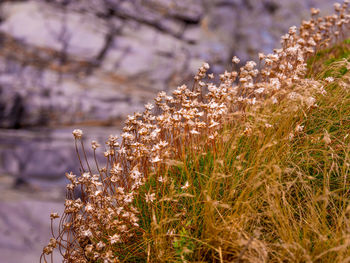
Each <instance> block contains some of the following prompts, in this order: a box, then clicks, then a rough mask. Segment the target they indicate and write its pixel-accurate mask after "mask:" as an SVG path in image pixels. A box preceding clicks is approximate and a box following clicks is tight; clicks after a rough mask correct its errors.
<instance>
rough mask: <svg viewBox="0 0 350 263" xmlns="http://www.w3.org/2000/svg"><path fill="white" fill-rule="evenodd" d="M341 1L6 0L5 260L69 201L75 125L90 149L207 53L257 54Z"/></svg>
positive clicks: (224, 56)
mask: <svg viewBox="0 0 350 263" xmlns="http://www.w3.org/2000/svg"><path fill="white" fill-rule="evenodd" d="M333 4H334V1H331V0H293V1H290V0H46V1H40V0H30V1H23V0H22V1H21V0H7V1H6V0H1V1H0V263H19V262H21V263H30V262H38V260H39V256H40V253H41V251H42V247H43V246H44V245H46V243H47V242H48V240H49V237H50V233H49V231H50V228H49V223H50V220H49V215H50V212H51V211H57V212H62V211H63V201H64V189H65V183H66V182H65V176H64V174H65V172H67V171H73V172H75V173H78V167H79V165H78V160H77V157H76V154H75V149H74V144H73V138H72V135H71V132H72V130H73V129H74V128H81V129H83V131H84V136H85V135H86V136H85V139H84V141H85V145H86V148H89V147H88V146H89V142H90V141H91V140H92V139H96V140H97V141H98V142H100V143H101V144H102V143H103V142H104V141H105V140H106V139H107V137H108V135H109V134H119V131H120V130H121V128H122V123H123V119H124V117H125V116H126V115H127V114H132V113H134V112H135V111H142V110H143V105H144V104H145V103H146V102H148V101H150V100H152V98H153V97H155V95H156V93H157V92H159V91H162V90H165V91H168V92H169V91H171V90H172V89H174V88H175V87H176V86H177V85H180V84H183V83H188V84H190V83H191V82H192V77H193V75H194V74H195V72H196V71H197V69H198V67H200V66H201V64H202V63H203V62H204V61H205V62H208V63H210V65H211V71H212V72H214V73H221V72H223V71H224V70H225V68H227V69H229V68H230V66H229V65H230V61H231V58H232V56H234V55H236V56H238V57H240V58H241V59H242V61H246V60H248V59H253V60H256V59H257V54H258V52H264V53H269V52H272V50H273V48H278V47H279V38H280V36H281V35H282V34H284V33H286V32H287V30H288V28H289V27H290V26H292V25H298V24H299V23H300V21H301V20H302V19H306V18H308V17H309V9H310V8H311V7H318V8H321V9H322V10H323V13H324V14H328V13H330V12H331V11H332V5H333ZM102 148H103V147H102ZM102 150H103V149H102ZM99 154H100V155H102V151H100V152H99ZM89 156H90V155H89ZM89 158H90V157H89ZM56 261H57V262H59V261H60V260H59V258H58V259H57V260H56Z"/></svg>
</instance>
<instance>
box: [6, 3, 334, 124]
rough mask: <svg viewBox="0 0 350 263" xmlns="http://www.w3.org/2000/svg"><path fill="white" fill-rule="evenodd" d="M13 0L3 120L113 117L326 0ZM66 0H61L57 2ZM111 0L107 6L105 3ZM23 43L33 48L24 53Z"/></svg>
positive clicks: (249, 48) (259, 42) (259, 46)
mask: <svg viewBox="0 0 350 263" xmlns="http://www.w3.org/2000/svg"><path fill="white" fill-rule="evenodd" d="M47 2H48V3H45V2H42V1H37V0H31V1H18V2H17V1H16V2H12V1H6V2H5V3H4V4H1V5H0V8H1V18H2V23H1V24H0V32H2V34H3V35H2V36H1V37H2V38H3V39H5V40H7V39H8V38H9V36H11V38H13V41H11V42H9V41H5V40H3V41H1V44H2V45H3V47H5V48H4V49H3V50H5V51H6V50H7V51H8V52H7V53H6V52H4V51H3V52H2V54H1V56H0V57H1V61H0V72H1V74H0V76H1V77H0V93H1V98H0V127H4V128H8V127H12V128H16V127H23V126H38V125H39V126H40V125H49V124H55V125H62V124H67V123H70V124H71V123H76V122H81V121H96V120H98V121H103V122H108V121H111V120H114V119H116V118H121V117H123V116H125V114H127V113H132V112H133V111H135V110H141V109H142V108H141V105H142V104H143V103H145V102H146V101H148V100H150V99H152V98H153V97H154V96H155V93H156V92H157V91H159V90H171V89H172V88H174V87H175V86H176V85H179V84H182V83H188V82H189V81H190V80H191V78H192V76H193V74H194V73H195V71H196V70H197V68H198V67H199V66H200V65H201V64H202V63H203V61H207V62H209V63H210V64H211V65H212V70H213V71H214V72H221V71H223V70H224V69H225V68H228V64H229V62H230V58H231V57H232V56H233V55H237V56H239V57H241V58H242V59H243V60H247V59H251V58H253V59H255V58H256V57H257V53H258V52H266V53H267V52H271V51H272V49H273V48H276V47H278V45H279V44H278V43H279V37H280V36H281V35H282V34H283V33H285V32H286V31H287V29H288V27H290V26H291V25H294V24H298V23H299V22H300V21H301V19H303V18H307V17H308V12H309V11H308V10H309V8H310V7H312V6H315V7H322V9H323V10H328V11H329V10H330V8H331V5H332V3H331V2H332V1H329V0H318V1H315V0H295V1H287V0H285V1H277V0H263V1H261V0H180V1H170V0H149V1H143V0H133V1H117V0H116V1H93V0H86V1H65V2H67V3H68V4H67V5H66V6H64V7H62V6H60V5H59V4H58V3H55V1H47ZM57 2H60V1H57ZM107 2H108V3H109V2H110V4H109V6H108V5H107V4H106V3H107ZM25 50H30V51H28V52H25Z"/></svg>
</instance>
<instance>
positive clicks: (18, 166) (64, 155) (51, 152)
mask: <svg viewBox="0 0 350 263" xmlns="http://www.w3.org/2000/svg"><path fill="white" fill-rule="evenodd" d="M72 130H73V128H61V129H37V130H6V129H2V130H1V129H0V175H1V174H9V175H13V176H14V177H15V178H21V179H22V180H27V181H30V180H32V179H36V180H38V179H42V180H51V181H55V180H56V182H58V181H60V182H64V181H65V176H64V175H65V173H66V172H69V171H72V172H74V173H76V174H79V172H80V171H79V167H80V164H79V161H78V156H77V153H76V149H75V146H74V140H73V136H72V133H71V131H72ZM83 131H84V140H83V142H84V147H85V152H86V154H87V157H88V162H89V164H90V166H91V167H92V169H93V170H94V171H95V172H96V166H95V160H94V158H93V151H92V149H91V147H90V145H91V144H90V142H91V141H92V140H96V141H98V142H99V143H100V144H101V145H102V147H100V148H98V149H97V155H98V161H99V162H100V165H101V166H102V165H103V164H104V163H105V159H104V157H103V154H102V153H103V151H104V149H105V147H104V142H105V141H106V140H107V138H108V136H109V135H110V134H114V135H116V134H119V128H117V127H115V128H112V127H102V128H101V127H85V128H83ZM78 149H79V152H80V155H81V158H82V159H83V165H84V167H85V169H87V165H86V162H85V160H84V157H83V156H84V154H83V151H82V146H81V145H80V143H78ZM63 184H64V183H63Z"/></svg>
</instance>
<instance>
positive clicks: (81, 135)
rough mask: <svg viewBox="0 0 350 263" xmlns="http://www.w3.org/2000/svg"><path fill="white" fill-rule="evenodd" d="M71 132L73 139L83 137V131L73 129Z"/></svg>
mask: <svg viewBox="0 0 350 263" xmlns="http://www.w3.org/2000/svg"><path fill="white" fill-rule="evenodd" d="M72 133H73V136H74V138H75V139H81V138H82V137H83V131H82V130H80V129H75V130H74V131H73V132H72Z"/></svg>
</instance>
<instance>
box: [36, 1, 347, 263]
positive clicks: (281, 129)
mask: <svg viewBox="0 0 350 263" xmlns="http://www.w3.org/2000/svg"><path fill="white" fill-rule="evenodd" d="M335 11H336V14H334V15H332V16H326V17H319V10H317V9H312V11H311V13H312V19H311V20H310V21H304V22H303V23H302V25H301V26H300V28H299V30H298V29H297V28H296V27H292V28H290V30H289V32H288V34H287V35H285V36H283V37H282V41H281V43H282V48H281V49H276V50H274V53H273V54H268V55H265V54H259V59H260V62H259V67H260V69H258V68H257V64H256V63H255V62H252V61H249V62H247V63H246V64H245V65H244V66H242V67H241V68H238V64H239V63H240V61H239V59H238V58H236V57H234V58H233V59H232V62H233V70H232V71H229V72H228V71H226V72H224V73H223V74H221V75H219V76H214V74H209V72H208V71H209V69H210V67H209V65H208V64H207V63H205V64H204V65H203V66H202V67H201V68H200V69H199V71H198V73H197V75H196V76H195V78H194V84H193V85H192V87H187V86H185V85H183V86H180V87H178V88H177V89H176V90H175V91H174V92H173V93H172V95H167V94H166V93H165V92H160V93H159V94H158V96H157V97H156V98H155V102H154V105H153V104H147V105H145V111H144V112H143V113H135V114H134V115H132V116H128V118H127V120H126V122H125V127H124V128H123V133H122V134H121V136H120V137H121V138H120V139H119V138H118V136H110V138H109V140H108V141H107V142H106V145H107V146H106V151H105V152H104V155H105V157H106V164H104V165H102V164H99V163H98V162H96V163H95V164H94V165H92V164H89V163H88V162H87V159H86V156H85V149H84V144H83V141H82V136H83V133H82V131H81V130H75V131H73V135H74V137H75V142H76V148H77V153H78V157H79V160H80V163H81V171H82V173H81V175H80V176H76V175H74V174H72V173H67V174H66V176H67V178H68V179H69V180H70V184H69V185H67V199H66V202H65V211H64V214H63V215H62V216H61V217H60V222H59V226H60V228H59V233H58V234H57V235H56V234H55V233H52V234H53V238H52V239H51V241H50V243H49V245H48V246H46V247H45V248H44V251H43V254H42V257H41V260H42V261H43V262H46V261H47V259H49V258H51V259H52V255H53V254H52V253H53V250H54V249H55V248H56V247H58V249H59V251H60V253H61V254H62V256H63V258H64V262H104V263H105V262H106V263H107V262H232V261H233V262H313V261H315V262H317V261H319V262H328V261H331V260H332V261H338V262H344V261H346V260H349V258H350V228H349V226H350V225H349V223H350V221H349V211H350V210H349V209H348V207H349V202H348V200H349V196H348V194H349V192H348V187H349V179H348V173H349V166H350V161H349V146H348V145H349V130H350V129H349V128H350V126H349V120H348V116H349V115H348V113H350V109H349V107H350V106H349V105H350V103H349V102H350V101H349V100H350V95H349V94H348V90H347V81H348V80H349V79H348V76H347V70H348V69H349V68H350V64H349V62H348V61H347V60H341V61H336V62H335V63H333V64H330V66H329V67H328V68H326V69H324V66H322V65H321V66H318V69H317V70H315V69H314V67H313V65H315V63H316V62H317V61H316V60H315V57H317V56H318V54H320V53H319V52H320V51H322V50H325V49H326V48H327V47H331V46H335V45H337V44H339V43H342V44H340V46H341V47H344V45H345V46H346V45H347V44H346V43H344V42H342V40H343V39H344V38H345V36H346V35H347V33H348V32H349V31H348V29H349V26H350V15H349V13H348V1H345V2H344V3H343V4H336V5H335ZM335 50H336V51H338V50H339V49H335ZM332 54H333V53H332ZM326 56H327V55H326ZM319 57H320V56H319ZM344 67H345V68H346V69H347V70H346V71H345V70H343V68H344ZM339 72H340V73H339ZM305 76H308V78H306V77H305ZM340 99H342V100H344V103H340V101H339V100H340ZM333 143H335V145H333ZM98 147H100V145H99V144H98V143H97V142H92V149H93V151H94V154H95V155H96V150H97V148H98ZM95 159H96V158H95ZM78 190H79V191H80V192H81V197H79V198H77V197H76V193H77V191H78ZM51 218H52V220H54V219H55V218H58V215H57V214H55V213H53V214H52V216H51Z"/></svg>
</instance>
